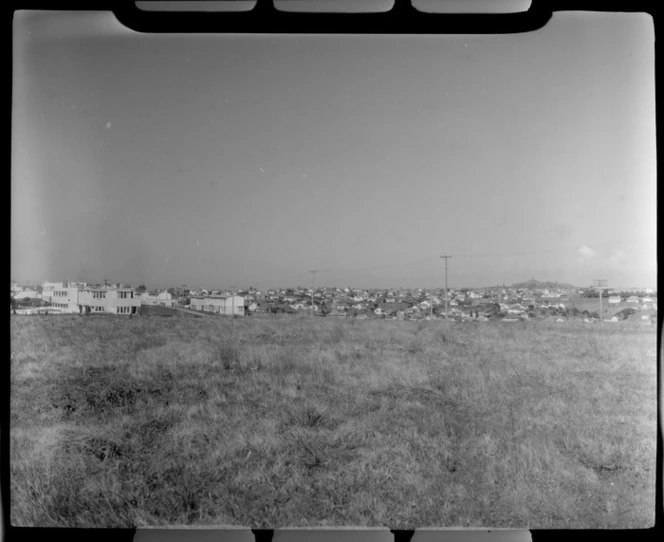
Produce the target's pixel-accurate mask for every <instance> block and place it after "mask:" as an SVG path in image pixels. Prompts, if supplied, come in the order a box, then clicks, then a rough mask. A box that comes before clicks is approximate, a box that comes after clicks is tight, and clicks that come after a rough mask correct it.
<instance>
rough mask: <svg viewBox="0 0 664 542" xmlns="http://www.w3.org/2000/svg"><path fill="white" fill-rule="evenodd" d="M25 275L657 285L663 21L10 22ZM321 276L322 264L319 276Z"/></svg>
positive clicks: (14, 231) (86, 17) (202, 282)
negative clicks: (165, 27)
mask: <svg viewBox="0 0 664 542" xmlns="http://www.w3.org/2000/svg"><path fill="white" fill-rule="evenodd" d="M13 54H14V62H13V66H14V74H13V107H12V115H13V118H12V193H11V198H12V200H11V213H12V214H11V278H12V280H19V281H36V282H41V281H44V280H52V281H56V280H85V281H88V282H102V281H103V280H104V279H107V280H109V281H111V282H122V283H125V284H127V283H129V284H132V285H134V286H136V285H138V284H146V285H147V286H148V287H151V288H152V287H169V286H180V285H183V284H186V285H187V286H189V287H208V288H232V287H235V288H239V287H249V286H255V287H258V288H261V287H262V288H271V287H278V286H283V287H289V286H298V285H301V286H308V285H310V284H311V282H312V278H315V281H316V286H339V287H344V286H352V287H362V288H370V287H375V288H398V287H403V288H413V287H421V288H440V287H442V286H443V285H444V261H443V259H441V258H440V256H441V255H443V254H445V255H451V256H452V257H451V258H450V259H449V260H448V284H449V287H451V288H455V287H480V286H491V285H496V284H503V283H506V284H511V283H514V282H520V281H524V280H529V279H531V278H535V279H537V280H551V281H558V282H565V283H571V284H574V285H576V286H587V285H590V284H591V283H592V281H593V280H594V279H606V280H607V281H608V286H609V287H654V286H655V285H656V277H657V259H656V161H655V157H656V154H655V149H656V145H655V98H654V28H653V21H652V18H651V17H650V16H649V15H647V14H640V13H584V12H560V13H555V14H554V16H553V18H552V19H551V20H550V22H549V23H548V24H547V25H546V26H545V27H544V28H542V29H540V30H537V31H534V32H527V33H522V34H506V35H494V36H491V35H472V36H470V35H458V36H452V35H447V36H417V35H413V36H379V35H372V36H340V35H290V36H289V35H211V34H203V35H186V34H141V33H137V32H133V31H131V30H129V29H127V28H125V27H123V26H122V25H121V24H120V23H119V22H118V21H117V20H116V19H115V17H114V16H113V14H112V13H104V12H30V11H24V12H18V13H17V14H16V17H15V20H14V53H13ZM310 270H317V271H318V272H317V273H316V274H315V277H314V276H313V275H312V273H310V272H309V271H310Z"/></svg>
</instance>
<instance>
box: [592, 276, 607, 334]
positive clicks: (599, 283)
mask: <svg viewBox="0 0 664 542" xmlns="http://www.w3.org/2000/svg"><path fill="white" fill-rule="evenodd" d="M593 285H594V286H596V287H597V288H598V289H599V323H600V324H602V323H603V322H604V314H603V313H602V288H603V287H604V286H606V279H595V280H594V281H593Z"/></svg>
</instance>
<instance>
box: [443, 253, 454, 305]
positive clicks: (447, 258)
mask: <svg viewBox="0 0 664 542" xmlns="http://www.w3.org/2000/svg"><path fill="white" fill-rule="evenodd" d="M451 257H452V256H445V255H444V254H443V255H442V256H441V258H442V259H444V260H445V318H447V260H449V259H450V258H451Z"/></svg>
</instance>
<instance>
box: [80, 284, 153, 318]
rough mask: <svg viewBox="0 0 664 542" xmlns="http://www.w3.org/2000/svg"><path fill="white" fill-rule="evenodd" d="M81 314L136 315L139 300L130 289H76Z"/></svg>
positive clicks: (139, 304) (139, 305)
mask: <svg viewBox="0 0 664 542" xmlns="http://www.w3.org/2000/svg"><path fill="white" fill-rule="evenodd" d="M76 290H77V295H78V301H77V305H78V310H79V312H80V313H82V314H91V313H94V314H137V313H138V311H139V309H140V307H141V299H140V297H138V296H137V295H136V292H134V290H133V289H132V288H107V287H104V288H81V289H76Z"/></svg>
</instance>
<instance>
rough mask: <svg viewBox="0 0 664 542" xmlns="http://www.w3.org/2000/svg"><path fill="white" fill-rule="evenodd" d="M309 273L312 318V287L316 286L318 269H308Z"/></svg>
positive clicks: (312, 314) (312, 313)
mask: <svg viewBox="0 0 664 542" xmlns="http://www.w3.org/2000/svg"><path fill="white" fill-rule="evenodd" d="M309 273H311V317H312V318H313V316H314V288H315V287H316V273H318V271H317V270H316V269H312V270H311V271H309Z"/></svg>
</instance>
